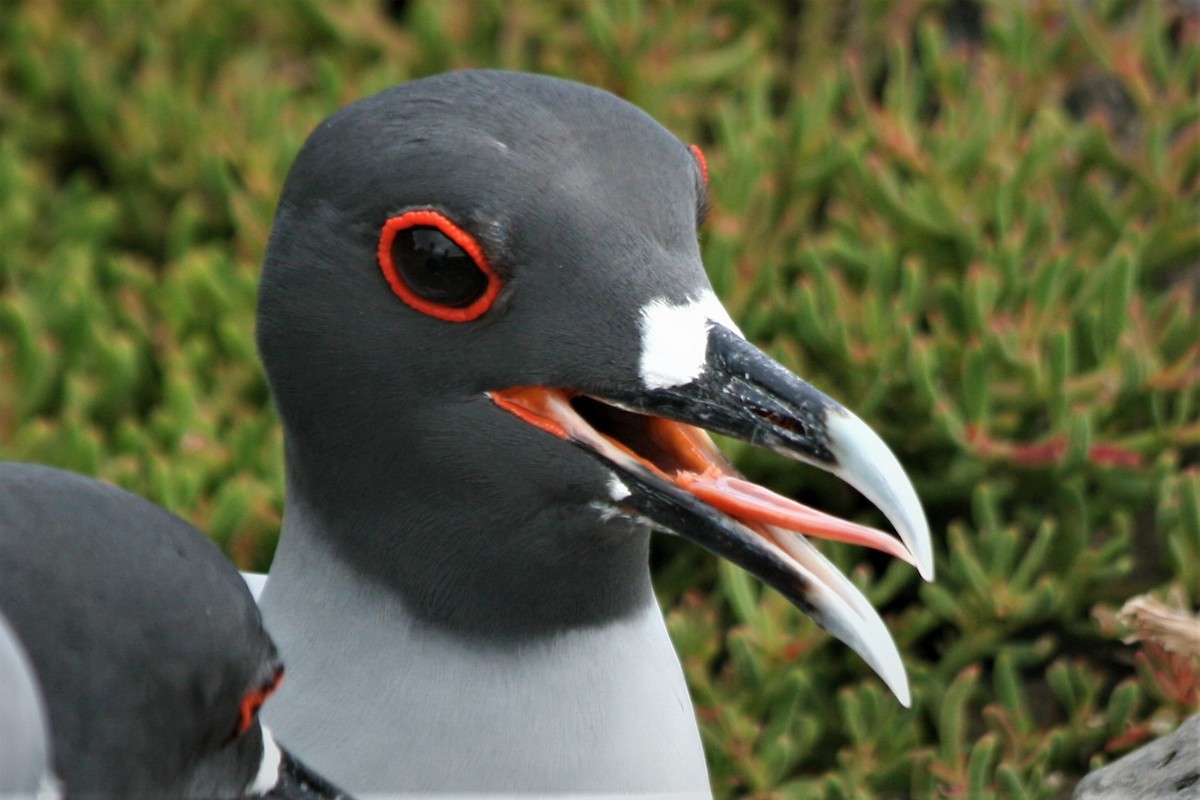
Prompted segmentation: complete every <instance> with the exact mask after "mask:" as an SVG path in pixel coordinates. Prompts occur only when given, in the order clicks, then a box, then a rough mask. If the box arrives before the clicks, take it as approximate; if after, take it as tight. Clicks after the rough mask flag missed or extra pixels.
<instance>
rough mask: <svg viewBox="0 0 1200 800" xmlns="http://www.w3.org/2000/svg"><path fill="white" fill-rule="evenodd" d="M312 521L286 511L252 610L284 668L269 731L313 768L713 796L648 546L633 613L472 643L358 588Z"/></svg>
mask: <svg viewBox="0 0 1200 800" xmlns="http://www.w3.org/2000/svg"><path fill="white" fill-rule="evenodd" d="M293 497H295V495H293ZM319 524H320V523H319V522H318V518H317V516H316V515H315V514H312V513H311V512H309V511H308V510H306V509H305V508H304V507H303V506H302V505H301V504H300V503H299V502H296V501H295V500H292V499H289V505H288V509H287V514H286V518H285V523H284V532H283V536H282V539H281V541H280V546H279V550H278V552H277V555H276V559H275V563H274V564H273V566H272V569H271V574H270V578H269V580H268V581H267V587H266V590H265V591H264V594H263V597H262V601H261V604H262V607H263V612H264V615H265V616H266V620H267V625H268V628H269V629H270V630H271V632H272V634H273V635H274V637H275V639H276V641H277V642H278V644H279V647H280V651H281V653H282V655H283V658H284V660H285V663H286V664H287V670H288V672H287V680H286V681H285V684H284V687H283V689H282V690H281V692H280V694H279V696H278V697H277V698H276V699H273V700H272V702H271V703H270V704H269V706H268V710H267V712H266V720H267V722H268V724H269V725H271V727H272V729H273V730H274V731H275V732H276V733H277V735H278V736H279V738H280V740H281V741H282V742H283V743H284V744H285V745H287V746H288V747H291V748H293V749H294V750H295V751H296V752H299V753H301V754H302V755H303V756H304V758H305V760H306V762H308V763H309V764H310V766H312V767H313V768H315V769H317V770H318V771H320V772H322V773H323V774H325V775H327V776H328V777H330V778H331V779H332V780H333V781H334V782H337V783H340V784H341V785H343V786H345V787H346V788H347V789H348V790H350V791H352V792H355V793H365V794H370V793H376V792H378V793H397V792H405V791H411V792H445V791H451V792H502V791H507V792H683V793H695V794H697V795H700V796H707V794H708V791H709V790H708V778H707V771H706V768H705V764H704V756H703V751H702V748H701V745H700V739H699V734H698V731H697V728H696V721H695V717H694V714H693V711H692V704H691V701H690V699H689V697H688V693H687V687H686V684H685V682H684V678H683V674H682V670H681V668H680V665H679V661H678V658H677V656H676V655H675V652H674V649H673V648H672V645H671V642H670V639H669V638H668V636H667V632H666V628H665V625H664V624H663V619H662V615H661V613H660V611H659V609H658V606H657V604H656V602H655V599H654V595H653V592H652V591H651V587H650V583H649V579H648V572H649V570H648V566H647V563H646V560H645V550H644V546H645V544H644V542H642V543H640V545H639V547H641V548H642V549H641V551H640V556H639V558H640V562H639V566H638V568H639V570H640V572H641V574H642V575H644V576H645V578H644V579H643V580H641V581H640V582H639V584H637V585H638V587H639V588H638V592H637V594H636V596H635V598H634V600H633V601H631V603H630V605H631V610H630V611H628V612H626V613H623V614H621V615H619V616H617V617H614V618H610V619H608V620H607V621H605V622H603V623H596V624H581V625H572V626H559V627H557V628H551V627H547V626H546V625H545V624H544V622H545V620H544V619H541V620H538V621H537V624H535V625H532V626H529V627H528V629H527V631H526V633H527V634H528V635H518V634H517V633H516V631H517V630H518V628H519V626H517V625H515V624H514V623H512V622H511V621H509V622H503V623H498V624H499V625H500V627H502V628H504V629H505V630H506V633H505V635H503V636H493V637H487V636H483V637H479V636H464V635H463V632H464V631H463V630H462V629H461V628H455V627H445V626H442V625H437V624H431V623H430V621H429V620H428V618H427V615H426V614H425V613H414V611H413V609H412V608H411V606H410V604H409V602H408V601H409V597H410V596H411V595H409V594H406V593H404V592H399V591H389V590H388V589H387V588H385V587H384V586H383V585H381V583H380V582H379V580H378V576H376V577H375V578H374V579H365V578H364V575H363V573H362V572H361V570H360V569H359V568H358V566H357V565H356V564H355V563H354V562H352V561H350V560H348V559H346V558H344V557H343V556H344V554H343V553H342V552H340V551H339V548H338V547H337V546H336V545H335V544H333V542H334V541H335V540H334V538H333V537H332V536H330V535H329V534H330V533H331V532H330V531H327V530H322V529H321V528H320V527H319ZM357 533H361V531H358V532H357ZM505 535H511V534H508V533H506V532H504V531H497V532H496V536H505ZM584 566H586V565H584ZM529 580H534V578H532V577H530V578H529ZM522 602H524V601H522ZM486 611H487V609H484V610H481V611H479V612H477V614H478V615H482V614H484V613H485V612H486ZM490 611H491V612H492V613H498V612H497V610H496V608H495V607H492V608H491V609H490Z"/></svg>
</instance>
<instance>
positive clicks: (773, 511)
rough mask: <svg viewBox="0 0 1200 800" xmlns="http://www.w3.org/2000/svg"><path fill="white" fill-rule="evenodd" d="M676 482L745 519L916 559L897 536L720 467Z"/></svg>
mask: <svg viewBox="0 0 1200 800" xmlns="http://www.w3.org/2000/svg"><path fill="white" fill-rule="evenodd" d="M675 482H676V483H677V484H678V485H679V486H680V487H681V488H683V489H686V490H687V491H689V492H691V493H692V494H694V495H696V497H698V498H700V499H701V500H703V501H704V502H705V503H708V504H709V505H710V506H712V507H713V508H716V509H718V510H720V511H724V512H725V513H726V514H728V515H730V516H731V517H734V518H736V519H738V520H741V521H742V522H761V523H766V524H768V525H777V526H779V527H780V528H787V529H788V530H790V531H795V532H797V533H802V534H804V535H806V536H817V537H820V538H822V539H833V540H834V541H837V542H850V543H851V544H859V545H863V546H864V547H871V548H874V549H876V550H882V551H883V552H885V553H887V554H888V555H891V556H895V557H896V558H899V559H901V560H903V561H907V562H908V563H909V564H913V563H915V562H914V561H913V557H912V554H911V553H909V552H908V548H907V547H905V546H904V544H903V543H902V542H901V541H900V540H899V539H897V538H896V537H895V536H892V535H891V534H887V533H884V532H883V531H880V530H876V529H875V528H868V527H866V526H865V525H858V524H856V523H853V522H847V521H846V520H844V519H839V518H838V517H835V516H833V515H832V514H825V513H823V512H821V511H817V510H816V509H815V508H809V507H808V506H806V505H801V504H800V503H797V502H796V501H795V500H789V499H788V498H786V497H784V496H783V495H779V494H775V493H774V492H772V491H771V490H770V489H766V488H763V487H762V486H759V485H758V484H757V483H751V482H750V481H747V480H742V479H741V478H735V477H733V476H731V475H724V474H721V473H720V472H718V471H717V470H708V471H707V472H705V473H703V474H697V473H694V472H681V473H678V474H677V475H676V476H675Z"/></svg>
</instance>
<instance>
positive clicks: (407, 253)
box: [379, 209, 501, 322]
mask: <svg viewBox="0 0 1200 800" xmlns="http://www.w3.org/2000/svg"><path fill="white" fill-rule="evenodd" d="M379 266H380V269H382V270H383V275H384V277H385V278H386V279H387V282H388V284H389V285H390V286H391V287H392V291H393V292H395V293H396V295H397V296H398V297H399V298H400V299H401V300H403V301H404V302H405V303H407V304H408V305H410V306H412V307H413V308H415V309H416V310H418V311H420V312H422V313H425V314H429V315H430V316H432V317H437V318H438V319H444V320H447V321H449V322H467V321H469V320H473V319H475V318H477V317H479V316H480V315H482V314H483V313H484V312H486V311H487V310H488V309H489V308H491V305H492V303H493V302H494V301H495V299H496V296H497V295H498V294H499V293H500V288H501V282H500V278H499V277H498V276H497V275H496V273H495V272H494V271H492V269H491V267H490V266H489V265H488V263H487V260H486V259H485V258H484V256H483V250H482V249H481V248H480V247H479V244H478V243H477V242H476V241H475V239H474V238H473V237H472V236H471V235H470V234H469V233H467V232H466V231H464V230H463V229H462V228H459V227H458V226H457V225H455V224H454V223H453V222H451V221H450V220H449V219H448V218H447V217H446V216H445V215H443V214H441V213H440V212H437V211H432V210H428V209H425V210H419V211H407V212H405V213H403V214H401V215H399V216H396V217H392V218H391V219H389V220H388V221H387V222H386V223H385V224H384V226H383V232H382V233H381V235H380V237H379Z"/></svg>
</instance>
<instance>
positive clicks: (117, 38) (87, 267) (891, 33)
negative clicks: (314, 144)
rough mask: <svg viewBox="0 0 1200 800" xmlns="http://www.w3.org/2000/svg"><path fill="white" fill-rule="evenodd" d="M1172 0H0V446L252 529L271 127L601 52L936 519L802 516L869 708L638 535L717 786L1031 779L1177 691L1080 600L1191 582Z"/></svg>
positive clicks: (1056, 788)
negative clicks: (844, 527) (818, 522)
mask: <svg viewBox="0 0 1200 800" xmlns="http://www.w3.org/2000/svg"><path fill="white" fill-rule="evenodd" d="M388 5H390V6H404V7H403V8H397V9H390V10H389V9H388V8H385V7H384V6H388ZM1189 8H1190V9H1191V11H1188V10H1187V9H1189ZM1195 8H1196V6H1195V4H1194V3H1187V2H1183V0H1180V2H1169V1H1168V0H1164V1H1163V2H1147V3H1140V2H1100V1H1098V2H1093V3H1075V2H1067V1H1066V0H1064V2H1060V3H1056V2H1048V1H1047V2H1028V3H1008V2H999V0H997V1H996V2H993V3H984V4H983V5H982V7H979V6H976V5H975V4H973V3H970V2H961V1H959V2H934V1H933V0H906V2H899V3H894V4H893V3H887V4H885V3H874V2H857V3H846V4H841V3H833V2H828V3H826V2H810V3H786V4H785V3H778V4H776V3H754V2H749V1H748V0H742V1H739V0H727V1H726V2H718V1H717V0H692V1H690V2H682V3H677V4H667V3H645V4H642V3H639V2H635V1H634V0H610V2H606V3H602V2H592V3H581V2H580V3H576V2H566V0H559V1H558V2H547V3H533V2H526V3H512V2H501V1H500V0H491V1H490V2H479V3H466V2H441V1H435V0H430V2H421V3H418V2H414V3H411V4H404V3H391V4H382V3H367V2H335V3H319V2H316V0H294V1H289V2H282V1H280V2H272V3H251V2H245V3H221V4H212V3H202V2H161V3H154V2H149V1H148V0H143V1H140V2H139V1H137V0H106V1H103V2H84V1H83V0H79V2H67V0H31V1H30V2H25V3H21V2H17V3H16V4H15V5H14V4H13V3H12V2H8V3H4V4H2V5H0V457H3V458H5V459H20V460H31V461H41V462H46V463H51V464H57V465H61V466H64V467H67V468H70V469H74V470H78V471H80V472H84V473H87V474H91V475H97V476H101V477H104V478H106V479H109V480H112V481H115V482H116V483H119V484H121V485H123V486H125V487H127V488H129V489H131V490H133V491H135V492H138V493H140V494H142V495H145V496H147V497H149V498H151V499H153V500H155V501H157V502H159V503H162V504H164V505H166V506H167V507H169V508H171V509H173V510H175V511H177V512H179V513H180V514H183V515H184V516H186V517H187V518H189V519H190V520H192V521H194V522H195V523H196V524H197V525H199V526H200V527H201V528H202V529H204V530H206V531H207V532H209V533H210V534H211V535H212V536H213V537H214V538H215V539H216V540H217V541H218V542H219V543H220V544H221V545H222V546H223V547H224V548H225V549H226V550H227V551H228V552H229V553H230V554H231V555H232V556H233V557H234V558H235V559H236V560H237V561H238V563H239V564H240V565H242V566H243V567H246V568H257V569H262V568H265V567H266V566H267V565H268V564H269V563H270V557H271V551H272V547H273V544H274V538H275V534H276V531H277V529H278V526H279V521H280V510H281V501H282V485H281V479H282V463H281V440H280V432H279V428H278V425H277V423H276V419H275V417H274V414H273V412H272V411H271V409H270V406H269V399H268V395H267V390H266V385H265V383H264V380H263V377H262V374H261V371H260V368H259V366H258V363H257V360H256V356H255V352H254V344H253V336H252V331H253V317H254V300H255V286H256V278H257V273H258V265H259V261H260V258H261V256H262V253H263V249H264V247H265V242H266V237H267V234H268V231H269V226H270V221H271V214H272V211H273V208H274V204H275V199H276V197H277V194H278V192H279V189H280V188H281V186H282V182H283V177H284V174H285V172H286V169H287V167H288V165H289V164H290V162H291V159H292V157H293V156H294V154H295V152H296V150H297V149H298V147H299V145H300V143H301V142H302V140H303V138H304V136H305V135H306V134H307V132H308V131H309V130H310V129H311V127H312V126H313V125H315V124H316V123H317V122H318V121H319V120H320V119H321V118H323V117H324V116H326V115H327V114H328V113H330V112H331V111H333V110H334V109H335V108H337V107H339V106H341V105H344V104H345V103H347V102H349V101H351V100H353V99H355V98H358V97H361V96H363V95H366V94H368V93H371V92H373V91H375V90H378V89H381V88H384V87H386V86H389V85H391V84H394V83H396V82H399V81H403V80H406V79H409V78H413V77H418V76H421V75H426V74H430V73H434V72H438V71H442V70H447V69H454V68H463V67H472V66H497V67H505V68H511V69H525V70H536V71H542V72H548V73H552V74H557V75H562V76H566V77H571V78H574V79H577V80H580V81H583V82H586V83H591V84H596V85H599V86H603V87H606V88H608V89H611V90H613V91H615V92H617V93H618V94H620V95H622V96H624V97H626V98H627V99H629V100H631V101H632V102H634V103H636V104H638V105H639V106H641V107H642V108H644V109H645V110H646V111H648V112H649V113H650V114H652V115H653V116H655V117H656V118H658V119H659V120H660V121H662V122H663V123H664V124H665V125H667V126H668V127H670V128H671V129H672V130H674V131H675V132H676V133H678V134H679V135H680V136H681V137H682V138H683V139H684V140H685V141H696V142H698V143H700V144H701V145H702V146H703V147H704V149H705V152H706V154H707V156H708V160H709V164H710V166H711V169H712V174H713V185H712V194H713V197H714V208H713V213H712V215H711V217H710V222H709V224H708V226H707V229H706V231H705V232H704V234H703V245H704V250H705V255H706V261H707V264H708V266H709V270H710V273H711V275H712V279H713V282H714V284H715V285H716V287H717V289H718V291H719V293H720V294H721V295H722V296H723V297H724V298H725V300H726V302H727V304H728V305H729V307H730V309H731V311H732V313H733V315H734V317H735V318H737V319H739V320H741V321H742V322H743V328H744V330H745V331H746V333H747V335H749V336H750V337H751V338H752V339H754V340H755V341H757V342H759V343H760V344H762V345H763V346H765V347H766V348H767V349H768V351H769V352H771V353H772V354H773V355H775V356H776V357H777V358H779V359H780V360H782V361H783V362H784V363H785V364H787V365H788V366H789V367H791V368H793V369H794V370H795V371H796V372H798V373H799V374H801V375H803V376H805V377H807V378H808V379H809V380H810V381H811V382H813V383H814V384H816V385H817V386H819V387H821V388H822V389H824V390H826V391H827V392H829V393H830V394H832V395H834V396H835V397H838V398H840V399H842V400H843V401H845V402H846V404H847V405H848V406H850V407H851V408H853V409H855V410H856V411H857V412H858V413H859V414H860V415H861V416H863V417H864V418H865V419H866V420H867V421H868V422H869V423H870V424H871V425H872V426H874V427H875V428H876V429H877V430H878V431H879V432H880V433H881V434H882V435H883V437H884V438H885V439H886V440H887V441H889V442H890V443H892V445H893V447H894V449H895V450H896V452H897V454H898V455H899V456H900V459H901V461H903V462H904V463H905V464H906V465H907V467H908V469H909V472H910V474H911V475H912V477H913V479H914V481H915V482H916V484H917V488H918V490H919V492H920V494H921V496H922V497H923V498H924V501H925V503H926V508H927V510H928V512H929V515H930V520H931V523H932V524H933V528H934V532H935V539H936V540H937V541H938V542H939V545H940V552H939V563H938V569H939V575H938V581H937V583H936V584H933V585H922V584H921V583H920V582H919V580H918V578H917V577H916V575H915V572H914V571H913V570H912V569H911V568H908V567H906V566H905V565H902V564H899V563H891V564H888V563H887V562H886V561H885V560H882V559H876V558H874V557H873V556H868V555H865V554H864V553H863V552H862V551H861V550H856V549H854V548H851V547H848V546H842V545H834V546H830V547H825V548H824V549H825V551H826V552H827V553H830V554H831V556H832V557H833V558H834V559H835V561H836V562H837V563H838V564H839V565H841V566H842V567H843V568H846V569H849V570H852V574H853V576H854V578H855V580H856V581H858V582H859V583H860V584H861V585H862V586H864V587H866V588H867V591H868V594H869V596H870V597H871V599H872V601H873V602H874V603H875V604H876V605H877V606H879V607H881V608H882V610H883V613H884V615H885V617H886V618H887V621H888V624H889V627H890V628H891V630H892V631H893V632H894V634H895V637H896V639H897V642H898V644H899V647H900V650H901V652H902V653H903V654H904V655H905V658H906V661H907V664H908V667H909V670H910V675H911V678H912V682H913V689H914V695H915V704H914V708H913V709H911V710H905V709H903V708H901V707H900V706H899V705H898V704H897V703H896V702H895V701H894V700H893V699H892V698H891V697H890V695H888V694H887V693H886V690H885V689H883V687H882V685H881V684H880V682H879V681H878V680H877V679H876V678H874V677H873V676H872V675H871V674H870V672H869V670H868V668H867V667H866V666H865V665H864V664H863V663H862V662H861V661H860V660H859V659H857V657H855V656H854V655H853V654H852V653H850V651H849V650H847V649H846V648H845V647H843V646H841V645H840V644H839V643H837V642H836V641H834V640H832V639H831V638H830V637H828V636H827V635H825V634H823V633H822V632H820V631H819V630H817V629H816V628H815V626H813V625H812V623H811V622H809V621H808V620H807V619H806V618H805V617H803V616H802V615H801V614H799V613H798V612H796V611H795V610H793V609H792V608H791V607H790V606H788V605H787V604H786V603H785V602H784V601H783V600H781V599H780V598H779V596H777V595H775V594H774V593H772V592H769V591H764V590H762V589H761V587H760V586H759V585H758V584H757V583H756V582H755V581H753V579H751V578H748V577H747V576H746V575H745V574H743V573H741V572H740V571H738V570H737V569H735V568H732V567H727V566H725V565H718V564H717V562H716V560H715V559H713V558H711V557H709V556H708V555H706V554H704V553H702V552H699V551H697V550H695V549H693V548H687V547H684V546H682V545H678V544H676V543H674V542H662V543H661V545H660V546H661V550H660V551H659V552H658V553H657V554H656V558H655V566H656V571H657V573H658V587H659V590H660V593H661V596H662V598H663V601H664V603H665V604H667V605H668V606H669V608H670V611H669V624H670V626H671V629H672V631H673V634H674V635H675V639H676V642H677V643H678V646H679V649H680V652H681V654H682V657H683V659H684V663H685V665H686V668H687V671H688V674H689V676H690V679H691V682H692V687H693V696H694V699H695V701H696V704H697V707H698V709H699V714H700V717H701V720H702V724H703V730H704V738H705V742H706V746H707V747H708V751H709V760H710V764H711V768H712V774H713V781H714V788H715V789H716V791H717V793H718V795H721V796H728V795H732V794H735V793H753V794H756V795H760V796H765V795H772V796H781V797H800V798H809V797H812V798H828V799H829V800H833V799H834V798H846V799H847V800H850V799H854V800H857V799H859V798H867V799H869V798H889V797H895V798H903V797H910V796H911V797H919V798H924V797H935V796H946V797H972V798H975V797H979V798H991V797H997V798H1049V797H1061V796H1065V795H1067V794H1069V792H1070V788H1071V786H1072V785H1073V784H1074V782H1075V780H1076V779H1077V778H1078V776H1079V775H1081V774H1082V773H1084V772H1086V771H1087V770H1088V769H1089V768H1091V767H1093V766H1096V765H1098V764H1100V763H1103V762H1105V761H1108V760H1111V759H1112V758H1114V757H1116V756H1118V755H1120V754H1121V753H1123V752H1125V751H1127V750H1128V749H1130V748H1131V747H1132V746H1135V745H1136V744H1137V743H1138V741H1139V739H1141V738H1144V737H1145V736H1149V735H1153V734H1154V733H1157V732H1161V731H1163V730H1169V729H1170V728H1171V727H1172V726H1173V725H1174V724H1176V723H1177V722H1178V721H1179V720H1180V719H1182V717H1183V716H1185V715H1186V714H1188V713H1192V712H1195V711H1196V710H1197V704H1198V703H1200V698H1197V697H1196V696H1195V693H1194V691H1193V692H1192V693H1191V697H1190V699H1189V696H1188V694H1189V693H1187V692H1179V691H1172V690H1171V687H1170V686H1166V687H1164V686H1163V682H1164V679H1163V678H1162V676H1161V675H1159V676H1158V677H1156V676H1155V672H1154V670H1152V669H1149V668H1146V663H1145V662H1141V667H1139V664H1138V663H1136V662H1135V659H1134V649H1135V648H1133V647H1131V646H1129V645H1125V644H1122V643H1121V641H1120V640H1119V639H1117V638H1115V636H1114V634H1113V633H1112V631H1111V629H1110V626H1105V625H1101V624H1100V623H1099V622H1097V616H1096V614H1095V612H1096V610H1097V609H1100V610H1101V611H1104V610H1106V609H1107V610H1111V609H1112V608H1115V607H1118V606H1120V605H1121V603H1122V602H1123V601H1124V600H1125V599H1126V598H1128V597H1130V596H1131V595H1134V594H1137V593H1139V592H1144V591H1148V590H1156V591H1160V592H1163V591H1166V590H1171V592H1172V593H1173V596H1174V597H1176V598H1182V599H1183V602H1184V603H1190V604H1191V605H1192V606H1195V605H1196V604H1197V603H1200V396H1198V395H1200V387H1198V383H1200V320H1198V318H1197V316H1196V313H1195V305H1196V301H1197V296H1198V294H1200V19H1198V17H1197V14H1198V13H1200V12H1196V11H1195ZM730 446H731V449H732V452H733V453H734V455H735V456H736V458H737V460H738V462H739V464H740V465H741V466H742V468H743V469H744V470H745V471H746V472H747V473H748V474H749V475H750V476H751V477H752V478H754V479H756V480H759V481H764V482H767V483H769V484H770V485H772V486H773V487H774V488H776V489H777V490H779V491H783V492H786V493H789V494H791V495H792V496H796V497H799V498H801V499H807V500H809V501H813V502H818V503H819V504H820V505H821V506H822V507H824V508H826V509H828V510H829V511H831V512H834V513H839V514H842V515H849V516H851V517H854V518H858V519H863V520H868V521H875V522H879V520H878V517H877V515H875V512H874V511H873V510H872V509H870V508H869V507H868V506H867V504H866V503H865V502H864V501H862V500H861V499H860V498H858V497H857V496H856V495H855V494H854V493H853V492H852V491H851V490H849V489H847V488H845V487H843V486H842V485H841V484H839V483H838V482H837V481H836V480H834V479H831V478H828V477H826V476H824V475H823V474H820V473H818V472H816V471H815V470H811V469H807V468H804V467H798V466H796V465H794V464H791V463H790V462H786V461H784V460H782V459H780V458H777V457H774V456H772V455H770V454H765V453H762V452H758V451H751V450H750V449H749V448H746V447H742V446H737V445H736V444H731V445H730ZM1100 616H1101V617H1105V616H1106V615H1104V614H1101V615H1100ZM1107 616H1111V615H1107ZM1172 663H1175V662H1172ZM1181 663H1183V662H1182V661H1180V662H1179V663H1175V666H1176V667H1179V664H1181ZM1169 677H1170V676H1169V675H1168V681H1167V682H1168V683H1169ZM1193 677H1194V676H1193Z"/></svg>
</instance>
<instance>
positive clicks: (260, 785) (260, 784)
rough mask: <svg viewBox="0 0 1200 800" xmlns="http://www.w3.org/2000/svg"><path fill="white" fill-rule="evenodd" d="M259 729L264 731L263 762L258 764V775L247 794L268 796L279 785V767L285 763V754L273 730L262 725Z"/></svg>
mask: <svg viewBox="0 0 1200 800" xmlns="http://www.w3.org/2000/svg"><path fill="white" fill-rule="evenodd" d="M258 727H259V729H260V730H261V731H262V741H263V754H262V761H260V762H258V774H257V775H255V776H254V782H253V783H251V784H250V786H249V787H248V788H247V789H246V793H247V794H251V795H256V794H266V793H267V792H269V791H271V790H272V789H274V788H275V784H277V783H279V765H280V764H281V763H283V753H281V752H280V751H279V745H277V744H276V743H275V736H274V735H273V734H272V733H271V730H270V729H269V728H268V727H267V726H266V725H263V724H262V723H259V726H258Z"/></svg>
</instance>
